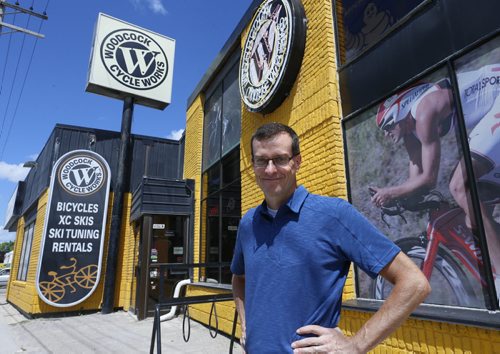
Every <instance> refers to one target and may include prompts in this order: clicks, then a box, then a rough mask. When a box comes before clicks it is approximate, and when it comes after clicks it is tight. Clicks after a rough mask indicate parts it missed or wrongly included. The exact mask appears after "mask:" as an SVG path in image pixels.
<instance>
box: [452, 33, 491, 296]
mask: <svg viewBox="0 0 500 354" xmlns="http://www.w3.org/2000/svg"><path fill="white" fill-rule="evenodd" d="M455 67H456V75H457V82H458V87H459V92H460V105H461V108H462V112H463V114H464V121H465V124H466V130H467V135H468V136H469V148H470V152H471V156H472V168H473V170H474V177H475V182H476V186H477V190H478V193H479V199H480V205H481V217H482V223H483V226H484V231H485V236H486V241H487V244H488V252H489V255H490V261H491V265H492V273H493V276H494V279H495V288H496V293H497V296H498V294H500V37H497V38H496V39H494V40H491V41H489V42H487V43H485V44H484V45H482V46H481V47H479V48H477V49H475V50H474V51H472V52H471V53H469V54H467V55H465V56H463V57H462V58H460V59H459V60H457V61H456V62H455ZM472 227H474V225H472Z"/></svg>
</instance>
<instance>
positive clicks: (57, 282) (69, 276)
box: [39, 257, 98, 302]
mask: <svg viewBox="0 0 500 354" xmlns="http://www.w3.org/2000/svg"><path fill="white" fill-rule="evenodd" d="M70 261H71V262H72V264H71V265H69V266H66V265H63V266H60V267H59V269H61V270H66V269H69V271H67V272H66V273H64V274H60V275H59V274H58V273H57V272H55V271H50V272H48V275H50V276H51V277H52V280H51V281H41V282H40V284H39V287H40V290H41V292H42V294H43V296H45V298H46V299H47V300H49V301H51V302H59V301H61V299H62V298H64V295H65V294H66V288H70V289H71V291H70V292H71V293H74V292H76V290H77V288H76V287H80V288H83V289H92V288H93V287H94V285H95V283H96V280H97V273H98V268H97V265H95V264H90V265H88V266H85V267H83V268H81V269H79V270H76V263H77V262H78V261H77V260H76V258H74V257H71V258H70Z"/></svg>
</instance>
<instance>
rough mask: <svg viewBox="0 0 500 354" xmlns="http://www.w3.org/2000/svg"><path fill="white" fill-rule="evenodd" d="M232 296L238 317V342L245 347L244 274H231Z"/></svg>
mask: <svg viewBox="0 0 500 354" xmlns="http://www.w3.org/2000/svg"><path fill="white" fill-rule="evenodd" d="M232 284H233V296H234V303H235V305H236V311H238V316H239V318H240V327H241V338H240V343H241V346H242V347H243V348H245V341H246V322H245V276H244V275H233V280H232Z"/></svg>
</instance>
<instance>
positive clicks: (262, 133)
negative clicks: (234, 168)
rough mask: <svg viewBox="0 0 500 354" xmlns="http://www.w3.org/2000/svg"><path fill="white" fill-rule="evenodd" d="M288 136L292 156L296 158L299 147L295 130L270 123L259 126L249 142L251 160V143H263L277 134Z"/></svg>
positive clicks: (283, 125)
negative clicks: (290, 140)
mask: <svg viewBox="0 0 500 354" xmlns="http://www.w3.org/2000/svg"><path fill="white" fill-rule="evenodd" d="M283 133H285V134H288V135H289V136H290V137H291V138H292V156H297V155H299V154H300V146H299V137H298V136H297V133H295V130H293V129H292V128H290V127H289V126H288V125H285V124H281V123H277V122H272V123H267V124H264V125H261V126H260V127H259V128H258V129H257V130H256V131H255V133H253V135H252V139H251V140H250V148H251V150H252V159H253V157H254V156H253V141H254V140H257V141H264V140H269V139H271V138H274V137H275V136H276V135H278V134H283Z"/></svg>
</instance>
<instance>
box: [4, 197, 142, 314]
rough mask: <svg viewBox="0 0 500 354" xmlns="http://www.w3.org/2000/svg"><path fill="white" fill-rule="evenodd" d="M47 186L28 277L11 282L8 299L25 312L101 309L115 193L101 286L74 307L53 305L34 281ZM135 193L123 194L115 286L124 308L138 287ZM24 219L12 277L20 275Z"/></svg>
mask: <svg viewBox="0 0 500 354" xmlns="http://www.w3.org/2000/svg"><path fill="white" fill-rule="evenodd" d="M47 201H48V189H47V190H46V191H45V192H44V193H43V194H42V196H41V197H40V198H39V200H38V205H37V216H36V221H35V230H34V235H33V245H32V248H31V257H30V262H29V268H28V276H27V279H26V281H18V280H13V281H12V282H11V284H10V285H9V289H8V294H7V299H8V301H9V302H11V303H12V304H14V305H15V306H17V307H18V308H20V309H21V310H23V311H24V312H26V313H29V314H32V315H37V314H46V313H53V312H74V311H82V310H96V309H100V308H101V303H102V296H103V288H104V277H105V273H106V261H107V257H106V256H107V252H108V242H109V232H110V227H111V211H112V208H113V193H111V194H110V197H109V205H108V211H107V213H108V214H107V225H106V231H105V240H104V245H103V247H104V249H103V258H102V267H101V274H100V280H99V285H98V286H97V288H96V289H95V291H94V292H93V294H92V295H91V296H90V297H89V298H88V299H87V300H85V301H84V302H82V303H80V304H78V305H75V306H71V307H64V308H59V307H57V308H56V307H53V306H50V305H48V304H46V303H45V302H43V301H42V300H41V299H40V298H39V297H38V294H37V291H36V287H35V281H36V271H37V267H38V259H39V255H40V246H41V239H42V233H43V224H44V221H45V213H46V209H47ZM131 202H132V196H131V194H130V193H126V194H125V196H124V207H123V215H122V233H121V236H120V242H119V256H118V265H117V274H116V288H115V307H123V308H124V309H128V308H129V306H130V297H131V294H134V296H135V287H134V288H133V289H132V287H133V285H132V282H133V281H134V278H133V269H134V265H135V264H136V262H137V259H136V257H135V254H134V251H135V250H136V248H134V245H135V244H136V241H137V239H136V238H137V235H135V234H134V231H133V227H132V225H130V206H131ZM24 226H25V225H24V219H23V218H21V219H20V220H19V222H18V225H17V237H16V242H15V245H14V249H15V251H14V260H13V272H12V277H13V279H15V278H17V273H18V267H19V256H20V254H21V248H22V243H23V238H24Z"/></svg>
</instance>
